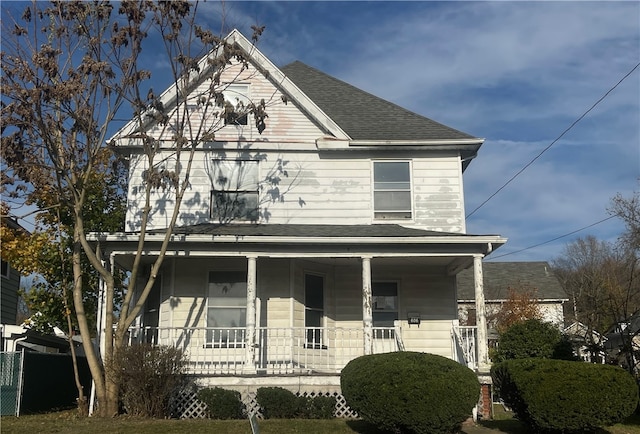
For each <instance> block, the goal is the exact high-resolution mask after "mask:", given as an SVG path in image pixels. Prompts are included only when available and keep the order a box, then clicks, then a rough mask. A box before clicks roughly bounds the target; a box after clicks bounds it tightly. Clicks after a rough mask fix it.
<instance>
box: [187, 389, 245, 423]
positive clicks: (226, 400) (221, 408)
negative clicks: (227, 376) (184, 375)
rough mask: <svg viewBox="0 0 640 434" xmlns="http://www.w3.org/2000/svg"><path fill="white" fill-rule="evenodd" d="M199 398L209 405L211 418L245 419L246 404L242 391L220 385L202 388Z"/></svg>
mask: <svg viewBox="0 0 640 434" xmlns="http://www.w3.org/2000/svg"><path fill="white" fill-rule="evenodd" d="M198 399H199V400H200V401H202V402H204V403H205V404H206V405H207V413H208V414H209V417H210V418H211V419H244V418H245V405H244V404H243V402H242V399H241V397H240V392H238V391H236V390H227V389H222V388H220V387H214V388H213V389H201V390H199V391H198Z"/></svg>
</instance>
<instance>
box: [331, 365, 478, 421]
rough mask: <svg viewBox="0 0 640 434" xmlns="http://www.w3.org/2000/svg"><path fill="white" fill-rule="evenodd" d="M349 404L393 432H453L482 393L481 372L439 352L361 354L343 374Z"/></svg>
mask: <svg viewBox="0 0 640 434" xmlns="http://www.w3.org/2000/svg"><path fill="white" fill-rule="evenodd" d="M340 385H341V387H342V394H343V396H344V397H345V400H346V402H347V405H349V407H351V409H352V410H355V411H356V412H358V415H359V416H360V417H361V418H362V419H364V420H365V421H367V422H369V423H372V424H374V425H376V426H377V427H378V428H381V429H384V430H389V431H400V432H414V433H449V432H452V431H454V430H456V429H458V428H459V426H460V424H461V423H462V422H464V421H465V420H466V419H467V418H468V417H469V416H470V415H471V412H472V410H473V407H474V406H475V405H476V403H477V402H478V398H479V396H480V383H479V382H478V379H477V377H476V375H475V373H474V372H473V371H472V370H470V369H469V368H467V367H466V366H463V365H461V364H459V363H456V362H454V361H453V360H450V359H447V358H445V357H441V356H437V355H434V354H425V353H415V352H397V353H386V354H375V355H369V356H362V357H358V358H357V359H354V360H352V361H350V362H349V363H348V364H347V366H345V367H344V369H343V370H342V374H341V376H340Z"/></svg>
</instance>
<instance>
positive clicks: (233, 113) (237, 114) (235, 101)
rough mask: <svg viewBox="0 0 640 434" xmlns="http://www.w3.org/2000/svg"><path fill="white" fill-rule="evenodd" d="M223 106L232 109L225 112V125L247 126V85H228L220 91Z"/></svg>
mask: <svg viewBox="0 0 640 434" xmlns="http://www.w3.org/2000/svg"><path fill="white" fill-rule="evenodd" d="M222 94H223V95H224V103H225V105H227V104H229V105H230V106H231V107H232V109H231V110H229V109H228V110H226V111H225V116H224V124H225V125H247V106H248V105H249V85H248V84H235V83H234V84H228V85H227V86H226V87H225V89H224V90H223V91H222Z"/></svg>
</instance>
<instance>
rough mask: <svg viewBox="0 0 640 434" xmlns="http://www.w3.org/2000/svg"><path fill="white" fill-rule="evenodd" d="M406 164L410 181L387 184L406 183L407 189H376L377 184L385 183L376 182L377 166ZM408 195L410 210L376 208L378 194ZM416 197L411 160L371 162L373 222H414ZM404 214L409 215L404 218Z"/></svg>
mask: <svg viewBox="0 0 640 434" xmlns="http://www.w3.org/2000/svg"><path fill="white" fill-rule="evenodd" d="M398 163H402V164H406V165H407V172H408V179H407V180H406V181H389V182H387V184H392V183H400V182H402V183H406V184H408V187H407V188H395V189H394V188H380V187H378V188H376V183H383V182H382V181H376V165H378V164H398ZM385 192H386V193H407V194H408V198H409V207H408V209H404V210H402V209H377V207H376V193H385ZM414 203H415V200H414V195H413V161H412V160H409V159H390V160H372V161H371V208H372V210H373V220H374V221H376V222H387V221H401V222H407V221H413V220H414V218H415V210H414ZM402 214H408V215H407V216H405V217H403V216H402Z"/></svg>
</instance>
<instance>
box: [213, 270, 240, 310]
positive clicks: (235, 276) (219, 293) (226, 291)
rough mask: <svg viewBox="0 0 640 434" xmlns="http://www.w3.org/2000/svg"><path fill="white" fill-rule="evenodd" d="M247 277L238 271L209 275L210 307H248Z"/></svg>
mask: <svg viewBox="0 0 640 434" xmlns="http://www.w3.org/2000/svg"><path fill="white" fill-rule="evenodd" d="M246 280H247V275H246V274H245V273H244V272H237V271H231V272H229V271H222V272H218V271H212V272H210V273H209V293H208V296H209V306H210V307H221V306H243V307H244V306H246V304H247V282H246Z"/></svg>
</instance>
